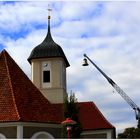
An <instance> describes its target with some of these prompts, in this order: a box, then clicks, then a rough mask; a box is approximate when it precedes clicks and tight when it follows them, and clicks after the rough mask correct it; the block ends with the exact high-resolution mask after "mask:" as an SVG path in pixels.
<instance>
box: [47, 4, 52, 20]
mask: <svg viewBox="0 0 140 140" xmlns="http://www.w3.org/2000/svg"><path fill="white" fill-rule="evenodd" d="M51 11H52V9H51V8H50V4H48V19H50V18H51V16H50V13H51Z"/></svg>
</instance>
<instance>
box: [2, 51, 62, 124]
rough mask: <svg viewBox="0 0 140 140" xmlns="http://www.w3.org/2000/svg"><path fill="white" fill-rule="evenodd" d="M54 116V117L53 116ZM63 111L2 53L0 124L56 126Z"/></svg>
mask: <svg viewBox="0 0 140 140" xmlns="http://www.w3.org/2000/svg"><path fill="white" fill-rule="evenodd" d="M56 114H57V116H56ZM62 116H63V112H62V109H61V108H59V110H58V109H56V106H53V105H52V104H50V102H49V101H48V100H47V99H46V98H45V97H44V96H43V95H42V94H41V93H40V91H39V90H38V89H37V88H36V87H35V86H34V85H33V83H32V82H31V81H30V80H29V78H28V77H27V76H26V75H25V74H24V72H23V71H22V70H21V69H20V68H19V66H18V65H17V64H16V63H15V61H14V60H13V59H12V58H11V57H10V55H9V54H8V53H7V52H6V51H5V50H4V51H2V52H1V54H0V121H36V122H53V123H59V122H61V120H62Z"/></svg>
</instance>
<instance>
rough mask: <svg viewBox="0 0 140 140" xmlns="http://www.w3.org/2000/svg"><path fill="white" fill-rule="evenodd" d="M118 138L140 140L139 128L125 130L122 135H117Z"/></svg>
mask: <svg viewBox="0 0 140 140" xmlns="http://www.w3.org/2000/svg"><path fill="white" fill-rule="evenodd" d="M118 138H130V139H132V138H140V128H134V127H130V128H126V129H125V130H124V132H123V133H120V134H118Z"/></svg>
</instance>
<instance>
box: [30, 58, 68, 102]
mask: <svg viewBox="0 0 140 140" xmlns="http://www.w3.org/2000/svg"><path fill="white" fill-rule="evenodd" d="M45 62H46V63H49V67H50V78H51V82H50V83H45V84H44V83H42V69H43V66H42V63H45ZM31 66H32V82H33V83H34V84H35V85H36V87H37V88H38V89H39V90H40V91H41V92H42V94H43V95H44V96H45V97H46V98H47V99H48V100H49V101H50V102H51V103H63V102H64V98H65V96H66V66H65V63H64V60H63V59H62V58H57V59H56V58H48V59H33V60H32V62H31Z"/></svg>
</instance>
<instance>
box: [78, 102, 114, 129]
mask: <svg viewBox="0 0 140 140" xmlns="http://www.w3.org/2000/svg"><path fill="white" fill-rule="evenodd" d="M78 107H79V108H80V109H79V121H80V122H81V125H82V128H84V130H93V129H94V130H97V129H111V128H114V126H113V125H111V124H110V123H109V122H108V121H107V120H106V119H105V117H104V116H103V114H102V113H101V112H100V111H99V109H98V108H97V107H96V105H95V104H94V103H93V102H81V103H78Z"/></svg>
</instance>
